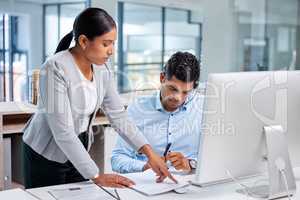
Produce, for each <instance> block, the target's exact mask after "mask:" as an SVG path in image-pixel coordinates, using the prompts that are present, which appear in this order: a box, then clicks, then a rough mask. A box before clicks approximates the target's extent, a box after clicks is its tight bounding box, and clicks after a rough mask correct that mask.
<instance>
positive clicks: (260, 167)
mask: <svg viewBox="0 0 300 200" xmlns="http://www.w3.org/2000/svg"><path fill="white" fill-rule="evenodd" d="M299 85H300V71H275V72H274V71H269V72H237V73H223V74H210V75H209V77H208V81H207V86H206V96H205V101H204V108H203V121H202V137H201V141H200V145H199V155H198V165H197V169H196V179H195V180H194V181H193V183H194V184H198V185H201V186H205V185H210V184H214V183H220V182H224V181H229V180H230V177H229V176H228V170H229V171H230V172H231V174H232V175H233V176H234V177H236V178H242V177H249V176H253V175H257V174H262V173H264V172H266V171H268V170H269V174H270V173H271V174H278V173H277V172H275V173H274V171H273V172H270V170H272V169H274V168H272V166H274V165H276V166H277V164H278V160H279V163H280V161H283V162H284V163H283V165H284V167H286V168H287V170H289V172H287V173H288V174H287V177H286V178H287V179H288V180H287V181H288V184H290V185H288V186H289V187H290V189H295V187H296V186H295V184H294V182H295V181H294V180H293V179H294V177H293V174H292V172H290V170H291V166H290V165H289V157H290V158H291V163H292V165H293V167H295V166H300V86H299ZM271 125H277V126H275V127H276V128H275V131H274V132H276V131H277V132H278V131H279V132H280V131H281V132H283V133H284V134H283V135H279V136H278V137H277V136H276V137H273V139H274V140H273V141H272V142H273V143H274V141H275V143H274V145H273V146H272V147H271V148H269V152H268V148H267V145H266V143H267V141H266V134H265V132H268V131H269V132H270V130H271V132H272V130H273V129H272V128H271V129H268V127H269V126H271ZM264 127H266V129H265V131H264ZM278 127H279V129H277V128H278ZM272 135H273V136H275V135H276V134H269V136H272ZM285 137H287V141H284V140H285ZM270 141H271V140H270ZM270 141H269V142H270ZM281 141H282V143H281ZM276 142H277V143H276ZM285 146H288V150H289V153H290V154H289V155H288V153H287V152H286V154H284V153H283V154H282V155H277V154H281V152H284V151H285V150H284V148H285ZM278 148H283V150H282V149H278ZM286 151H287V148H286ZM270 156H272V158H271V157H270ZM267 157H268V159H269V162H266V161H265V160H266V158H267ZM280 159H281V160H280ZM270 161H274V163H275V161H276V163H277V164H274V163H273V164H274V165H272V163H271V164H270ZM268 166H269V169H268ZM270 166H271V168H272V169H271V168H270ZM277 178H279V179H281V177H277ZM278 183H279V182H278V181H277V186H276V187H279V188H282V186H278Z"/></svg>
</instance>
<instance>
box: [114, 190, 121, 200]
mask: <svg viewBox="0 0 300 200" xmlns="http://www.w3.org/2000/svg"><path fill="white" fill-rule="evenodd" d="M115 193H116V195H117V198H118V199H119V200H121V198H120V196H119V193H118V191H117V189H115Z"/></svg>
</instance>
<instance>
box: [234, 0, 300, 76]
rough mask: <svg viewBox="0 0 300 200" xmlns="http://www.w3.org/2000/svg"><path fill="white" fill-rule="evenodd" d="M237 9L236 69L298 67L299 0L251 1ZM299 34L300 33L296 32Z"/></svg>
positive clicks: (256, 69) (240, 3) (252, 69)
mask: <svg viewBox="0 0 300 200" xmlns="http://www.w3.org/2000/svg"><path fill="white" fill-rule="evenodd" d="M242 5H243V4H242V2H241V1H238V2H237V7H239V8H240V9H239V10H238V12H237V14H238V15H237V19H238V29H237V41H238V46H237V48H238V51H237V55H238V56H237V64H238V66H237V70H241V71H265V70H282V69H296V68H297V66H299V63H300V62H297V63H296V61H297V60H296V57H297V56H296V54H299V52H297V41H299V38H298V39H297V36H298V35H299V28H298V27H299V1H298V0H287V1H280V0H272V1H270V0H266V1H261V2H259V4H258V5H256V3H255V2H251V1H249V2H248V7H242ZM297 33H298V34H297Z"/></svg>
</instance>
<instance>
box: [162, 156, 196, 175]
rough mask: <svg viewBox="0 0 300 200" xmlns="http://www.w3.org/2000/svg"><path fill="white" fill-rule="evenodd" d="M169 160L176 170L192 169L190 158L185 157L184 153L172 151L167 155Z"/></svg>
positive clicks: (188, 170)
mask: <svg viewBox="0 0 300 200" xmlns="http://www.w3.org/2000/svg"><path fill="white" fill-rule="evenodd" d="M167 160H169V161H170V162H171V163H172V166H173V167H175V169H176V170H184V171H187V172H191V171H192V169H191V167H190V164H189V160H188V159H187V158H185V157H184V156H183V155H182V153H179V152H170V153H168V155H167Z"/></svg>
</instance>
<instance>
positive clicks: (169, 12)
mask: <svg viewBox="0 0 300 200" xmlns="http://www.w3.org/2000/svg"><path fill="white" fill-rule="evenodd" d="M200 27H201V26H200V24H194V23H192V22H191V20H190V11H187V10H179V9H171V8H165V7H159V6H150V5H142V4H134V3H124V2H119V3H118V28H119V31H118V34H119V37H118V51H117V56H116V58H117V64H116V66H117V75H118V86H119V90H120V92H128V91H133V90H147V89H157V88H158V87H159V75H160V72H161V69H162V67H163V65H164V63H165V61H167V60H168V59H169V57H170V56H171V55H172V54H173V53H175V52H176V51H189V52H191V53H193V54H195V55H196V56H197V57H200V46H201V29H200ZM179 30H180V32H179ZM181 30H183V31H181Z"/></svg>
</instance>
